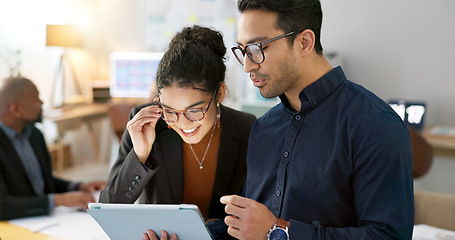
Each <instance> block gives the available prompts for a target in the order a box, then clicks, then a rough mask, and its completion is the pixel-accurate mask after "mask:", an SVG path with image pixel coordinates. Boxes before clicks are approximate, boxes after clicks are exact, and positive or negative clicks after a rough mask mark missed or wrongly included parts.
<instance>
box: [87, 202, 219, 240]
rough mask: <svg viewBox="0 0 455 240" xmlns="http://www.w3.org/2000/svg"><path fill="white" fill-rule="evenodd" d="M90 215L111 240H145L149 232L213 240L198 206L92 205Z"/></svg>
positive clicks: (180, 239) (90, 204) (187, 238)
mask: <svg viewBox="0 0 455 240" xmlns="http://www.w3.org/2000/svg"><path fill="white" fill-rule="evenodd" d="M87 212H88V213H89V214H90V216H92V217H93V219H95V220H96V221H97V222H98V224H99V225H100V226H101V228H102V229H103V230H104V231H105V232H106V234H107V235H108V236H109V238H110V239H111V240H129V239H142V235H143V234H144V233H145V232H146V231H147V229H151V230H153V231H154V232H155V233H157V235H158V238H159V237H160V232H161V230H165V231H167V232H168V233H169V234H171V233H176V234H177V236H178V239H179V240H211V239H212V237H211V235H210V232H209V231H208V229H207V228H206V226H205V221H204V218H203V217H202V214H201V212H200V210H199V208H198V207H197V206H196V205H194V204H106V203H89V205H88V210H87Z"/></svg>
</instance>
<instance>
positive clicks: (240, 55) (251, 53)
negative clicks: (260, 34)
mask: <svg viewBox="0 0 455 240" xmlns="http://www.w3.org/2000/svg"><path fill="white" fill-rule="evenodd" d="M294 33H296V32H295V31H292V32H289V33H286V34H283V35H281V36H278V37H275V38H272V39H269V40H267V41H264V42H261V43H251V44H248V45H246V46H245V48H244V49H242V48H241V47H240V46H236V47H232V48H231V50H232V52H233V53H234V56H235V58H237V60H238V61H239V63H240V64H242V65H243V64H244V60H245V54H246V55H247V56H248V58H249V59H250V60H251V61H252V62H254V63H256V64H261V63H263V62H264V60H265V57H264V51H263V50H262V46H263V45H266V44H268V43H271V42H273V41H276V40H279V39H281V38H284V37H287V36H291V35H292V34H294Z"/></svg>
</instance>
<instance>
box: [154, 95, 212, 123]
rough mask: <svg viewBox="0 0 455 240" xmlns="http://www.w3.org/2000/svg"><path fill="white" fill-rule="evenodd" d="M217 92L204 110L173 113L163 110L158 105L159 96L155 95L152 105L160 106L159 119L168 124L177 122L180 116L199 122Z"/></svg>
mask: <svg viewBox="0 0 455 240" xmlns="http://www.w3.org/2000/svg"><path fill="white" fill-rule="evenodd" d="M217 92H218V90H217V91H215V92H214V93H213V95H212V98H211V99H210V102H209V105H208V106H207V108H206V109H202V108H190V109H186V110H183V111H174V110H171V109H165V108H163V107H162V106H161V104H160V100H159V94H157V95H156V96H155V97H153V100H152V104H154V105H158V104H159V105H160V107H161V108H162V109H163V111H161V118H162V119H163V120H164V121H166V122H169V123H175V122H177V121H178V120H179V115H180V114H183V115H184V116H185V117H186V119H188V120H190V121H192V122H197V121H201V120H202V119H204V117H205V113H206V112H208V111H209V108H210V105H212V101H213V99H214V98H215V95H216V93H217Z"/></svg>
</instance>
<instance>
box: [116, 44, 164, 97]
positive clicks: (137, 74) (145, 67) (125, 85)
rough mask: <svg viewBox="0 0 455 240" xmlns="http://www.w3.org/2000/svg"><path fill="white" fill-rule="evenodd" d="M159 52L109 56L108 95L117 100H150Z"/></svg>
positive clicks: (159, 58)
mask: <svg viewBox="0 0 455 240" xmlns="http://www.w3.org/2000/svg"><path fill="white" fill-rule="evenodd" d="M162 57H163V53H160V52H114V53H111V55H110V86H109V87H110V90H109V92H110V95H111V97H117V98H150V95H151V91H150V89H151V86H152V84H154V82H155V79H156V71H157V70H158V64H159V62H160V60H161V58H162Z"/></svg>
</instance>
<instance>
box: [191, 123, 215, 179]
mask: <svg viewBox="0 0 455 240" xmlns="http://www.w3.org/2000/svg"><path fill="white" fill-rule="evenodd" d="M216 122H217V121H216V120H215V124H213V130H212V135H210V141H209V144H207V148H206V149H205V153H204V157H202V160H201V161H199V158H198V157H197V156H196V153H195V152H194V149H193V146H191V143H188V145H190V148H191V151H192V152H193V155H194V157H195V158H196V161H197V162H198V163H199V169H201V170H202V169H203V168H204V167H203V166H202V164H203V163H204V160H205V156H207V152H208V151H209V148H210V144H211V143H212V138H213V133H215V128H216Z"/></svg>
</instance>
